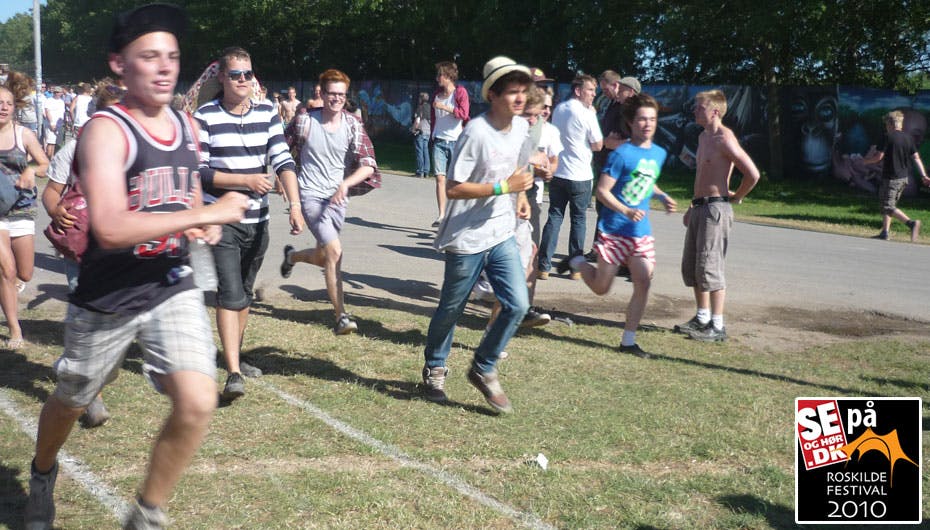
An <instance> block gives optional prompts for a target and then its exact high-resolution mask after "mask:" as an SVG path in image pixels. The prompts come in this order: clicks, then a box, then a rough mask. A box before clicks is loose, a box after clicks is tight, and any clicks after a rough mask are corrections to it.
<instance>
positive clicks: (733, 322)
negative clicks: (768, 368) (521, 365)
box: [538, 295, 930, 352]
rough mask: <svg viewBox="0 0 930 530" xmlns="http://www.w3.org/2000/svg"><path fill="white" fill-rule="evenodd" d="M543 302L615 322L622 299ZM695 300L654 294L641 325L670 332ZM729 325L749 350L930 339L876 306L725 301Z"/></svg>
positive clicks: (562, 311)
mask: <svg viewBox="0 0 930 530" xmlns="http://www.w3.org/2000/svg"><path fill="white" fill-rule="evenodd" d="M538 303H539V305H540V306H541V307H543V308H544V309H546V310H547V311H549V312H550V313H551V314H552V316H553V318H555V319H556V320H557V321H561V322H563V323H568V322H569V321H570V322H572V323H577V324H588V325H606V326H611V327H617V326H619V325H621V323H622V322H623V317H624V315H623V312H624V311H625V309H626V299H622V300H620V299H618V298H616V297H609V296H608V297H598V296H586V297H570V296H563V297H547V298H545V299H544V300H538ZM692 307H693V301H691V300H690V299H689V300H685V299H682V298H672V297H668V296H661V295H655V296H651V297H650V299H649V306H648V307H647V308H646V314H645V316H644V317H643V322H642V324H641V329H643V330H645V331H667V332H671V331H672V330H673V328H674V326H675V324H678V323H681V322H684V321H686V320H688V319H689V318H691V317H692V316H693V313H692V311H693V309H692ZM726 326H727V331H728V333H729V335H730V338H731V340H732V341H734V342H737V343H739V344H740V345H742V346H745V347H747V348H748V349H749V350H750V351H754V352H759V351H763V352H764V351H779V352H780V351H800V350H805V349H807V348H810V347H814V346H821V345H829V344H836V343H839V342H845V341H853V340H861V339H869V338H880V337H884V338H892V337H893V338H901V339H905V338H914V339H917V340H930V325H928V323H927V322H922V321H919V320H914V319H907V318H901V317H898V316H895V315H886V314H882V313H878V312H874V311H851V310H850V311H843V310H836V309H829V310H811V309H797V308H789V307H775V306H766V307H756V306H740V307H734V306H729V307H728V311H727V322H726Z"/></svg>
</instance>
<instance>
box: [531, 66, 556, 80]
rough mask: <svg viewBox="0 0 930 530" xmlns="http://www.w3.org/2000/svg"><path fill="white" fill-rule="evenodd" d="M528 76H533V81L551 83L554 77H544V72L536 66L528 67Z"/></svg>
mask: <svg viewBox="0 0 930 530" xmlns="http://www.w3.org/2000/svg"><path fill="white" fill-rule="evenodd" d="M530 77H532V78H533V82H534V83H552V82H554V81H555V79H551V78H548V77H546V73H545V72H543V71H542V68H539V67H538V66H534V67H532V68H530Z"/></svg>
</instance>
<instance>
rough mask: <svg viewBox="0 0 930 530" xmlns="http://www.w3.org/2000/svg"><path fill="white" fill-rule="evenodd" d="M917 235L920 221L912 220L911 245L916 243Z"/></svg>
mask: <svg viewBox="0 0 930 530" xmlns="http://www.w3.org/2000/svg"><path fill="white" fill-rule="evenodd" d="M918 235H920V220H918V219H914V225H913V226H911V243H916V242H917V236H918Z"/></svg>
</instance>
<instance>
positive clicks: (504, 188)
mask: <svg viewBox="0 0 930 530" xmlns="http://www.w3.org/2000/svg"><path fill="white" fill-rule="evenodd" d="M501 193H502V194H504V195H507V194H508V193H510V184H508V183H507V181H506V180H502V181H501Z"/></svg>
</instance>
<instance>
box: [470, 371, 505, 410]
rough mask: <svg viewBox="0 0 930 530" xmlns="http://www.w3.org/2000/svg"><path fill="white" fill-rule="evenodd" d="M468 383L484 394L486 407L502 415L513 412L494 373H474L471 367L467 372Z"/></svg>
mask: <svg viewBox="0 0 930 530" xmlns="http://www.w3.org/2000/svg"><path fill="white" fill-rule="evenodd" d="M468 382H469V383H471V384H472V386H474V387H475V388H477V389H478V390H479V391H480V392H481V393H482V394H484V399H485V401H487V402H488V405H491V407H493V408H494V410H496V411H497V412H501V413H504V414H506V413H510V412H513V407H511V406H510V400H509V399H507V394H504V389H503V388H501V383H500V381H498V379H497V372H496V371H494V372H488V373H486V374H479V373H478V372H476V371H475V368H474V367H472V368H471V369H470V370H468Z"/></svg>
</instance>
